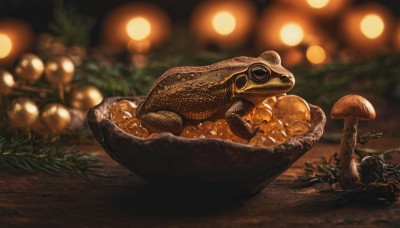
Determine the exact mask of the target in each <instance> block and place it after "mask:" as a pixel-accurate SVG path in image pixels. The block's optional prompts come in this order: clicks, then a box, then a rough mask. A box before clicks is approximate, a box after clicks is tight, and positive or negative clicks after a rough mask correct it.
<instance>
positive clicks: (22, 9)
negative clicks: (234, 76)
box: [0, 0, 400, 119]
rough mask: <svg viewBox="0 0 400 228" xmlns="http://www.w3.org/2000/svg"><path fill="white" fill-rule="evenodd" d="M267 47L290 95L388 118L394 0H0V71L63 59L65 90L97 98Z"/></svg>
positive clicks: (393, 109) (396, 21)
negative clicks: (353, 101) (35, 58)
mask: <svg viewBox="0 0 400 228" xmlns="http://www.w3.org/2000/svg"><path fill="white" fill-rule="evenodd" d="M267 49H274V50H276V51H278V52H279V53H280V55H281V57H282V61H283V65H284V66H285V67H287V68H289V69H290V70H291V71H293V73H294V74H295V76H296V87H295V89H294V90H293V93H296V94H298V95H300V96H302V97H304V98H305V99H306V100H307V101H309V102H311V103H314V104H317V105H320V106H322V107H323V108H324V109H325V111H326V112H329V109H330V107H331V105H332V104H333V103H334V101H336V100H337V99H338V98H339V97H341V96H343V95H344V94H348V93H357V94H361V95H363V96H365V97H367V98H368V99H370V100H371V101H372V102H373V103H374V105H376V107H377V109H378V110H379V111H378V112H379V113H380V114H381V115H380V116H382V117H384V118H386V117H395V116H396V114H395V113H397V112H398V109H399V105H398V104H399V101H400V64H399V62H400V56H399V52H398V50H400V4H399V2H398V1H393V0H381V1H367V0H353V1H352V0H296V1H294V0H270V1H266V0H254V1H250V0H227V1H224V0H209V1H200V0H196V1H187V0H149V1H123V0H115V1H94V0H85V1H77V0H76V1H64V2H63V1H58V0H56V1H49V0H30V1H23V0H0V67H1V68H3V69H6V70H8V71H11V72H13V71H14V69H13V63H15V61H16V60H17V59H18V58H19V57H20V56H21V54H23V53H26V52H33V53H35V54H38V55H39V57H40V58H42V60H43V61H47V60H48V59H51V58H52V57H53V56H55V55H59V54H64V55H68V56H69V57H71V58H72V60H73V61H74V64H75V66H76V67H77V71H76V73H75V75H74V81H73V82H72V88H73V87H74V85H93V86H95V87H97V88H99V90H100V91H101V93H102V94H103V95H104V96H116V95H120V96H122V95H132V94H145V93H146V91H147V89H148V88H149V86H150V85H151V84H152V83H153V81H154V80H155V79H156V78H157V77H158V76H160V75H161V74H162V73H163V72H164V71H165V70H167V69H169V68H171V67H175V66H182V65H204V64H210V63H213V62H215V61H219V60H222V59H226V58H230V57H234V56H238V55H249V56H258V55H259V54H260V53H262V52H263V51H265V50H267ZM40 81H41V80H38V83H40ZM65 88H68V86H66V87H65ZM386 119H387V118H386Z"/></svg>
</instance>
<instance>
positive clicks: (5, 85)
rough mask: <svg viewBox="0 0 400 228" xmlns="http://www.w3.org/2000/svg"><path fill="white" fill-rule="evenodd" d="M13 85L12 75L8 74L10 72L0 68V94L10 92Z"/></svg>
mask: <svg viewBox="0 0 400 228" xmlns="http://www.w3.org/2000/svg"><path fill="white" fill-rule="evenodd" d="M14 85H15V81H14V77H13V76H12V75H11V74H10V72H8V71H5V70H0V94H5V95H7V94H10V93H11V91H12V89H13V87H14Z"/></svg>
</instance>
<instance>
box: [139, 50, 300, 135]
mask: <svg viewBox="0 0 400 228" xmlns="http://www.w3.org/2000/svg"><path fill="white" fill-rule="evenodd" d="M294 84H295V79H294V76H293V74H292V73H291V72H289V71H288V70H286V69H285V68H283V67H282V66H281V59H280V56H279V55H278V53H276V52H274V51H266V52H264V53H262V54H261V55H260V56H259V57H258V58H251V57H244V56H242V57H236V58H233V59H228V60H225V61H222V62H218V63H215V64H212V65H208V66H199V67H177V68H173V69H171V70H168V71H167V72H165V73H164V74H163V75H162V76H161V77H160V78H159V79H158V80H157V81H156V82H155V83H154V84H153V85H152V87H151V88H150V90H149V92H148V93H147V95H146V98H145V99H144V101H143V102H142V103H141V104H140V106H139V109H138V112H137V116H138V117H139V118H140V119H141V122H142V124H143V126H144V127H146V128H147V129H148V130H150V131H151V132H165V131H168V132H172V133H174V134H179V133H180V132H181V131H182V129H183V127H184V126H186V125H188V124H189V123H193V122H194V121H204V120H214V119H218V118H225V119H226V121H227V122H228V124H229V127H230V128H231V130H232V132H233V133H234V134H235V135H237V136H239V137H241V138H244V139H247V140H249V139H251V138H252V137H253V136H254V135H255V134H256V132H257V130H258V127H257V126H255V127H253V128H251V127H250V125H249V124H248V123H247V122H246V121H245V120H244V119H243V116H244V115H245V114H247V113H248V112H250V111H251V110H252V109H253V108H254V107H255V106H257V105H258V104H259V103H260V102H262V101H263V100H264V99H265V98H267V97H269V96H274V95H278V94H282V93H285V92H288V91H289V90H291V89H292V88H293V86H294Z"/></svg>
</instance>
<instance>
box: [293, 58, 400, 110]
mask: <svg viewBox="0 0 400 228" xmlns="http://www.w3.org/2000/svg"><path fill="white" fill-rule="evenodd" d="M399 61H400V54H399V53H398V52H388V53H382V54H379V55H375V56H373V57H369V58H365V59H357V60H351V61H343V60H341V59H340V58H338V59H336V60H335V61H333V62H332V63H330V64H328V65H325V66H321V67H318V68H311V67H310V66H306V65H299V66H296V67H294V68H293V69H291V70H292V72H293V73H294V75H295V77H296V86H295V87H294V89H293V90H292V92H293V93H295V94H298V95H299V96H301V97H303V98H304V99H306V100H307V101H309V102H310V103H314V104H317V105H319V106H322V108H323V109H324V110H325V111H326V112H327V113H329V111H330V108H331V106H332V104H333V103H334V102H335V101H336V100H338V99H339V98H340V97H342V96H343V95H346V94H348V93H360V94H365V95H369V96H371V95H376V96H378V97H382V98H385V99H386V100H387V101H393V100H395V99H399V98H400V97H398V94H397V93H398V92H396V87H397V89H398V88H400V65H399V64H398V63H399ZM383 69H384V70H383Z"/></svg>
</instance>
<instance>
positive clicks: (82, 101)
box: [70, 86, 103, 111]
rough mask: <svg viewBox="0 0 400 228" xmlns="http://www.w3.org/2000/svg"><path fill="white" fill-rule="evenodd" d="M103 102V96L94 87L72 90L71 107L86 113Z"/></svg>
mask: <svg viewBox="0 0 400 228" xmlns="http://www.w3.org/2000/svg"><path fill="white" fill-rule="evenodd" d="M102 100H103V95H102V94H101V92H100V91H99V90H98V89H97V88H96V87H94V86H83V87H81V88H78V89H76V90H74V91H73V92H72V94H71V99H70V103H71V107H72V108H75V109H79V110H83V111H88V110H89V109H90V108H92V107H93V106H95V105H97V104H99V103H100V102H101V101H102Z"/></svg>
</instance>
